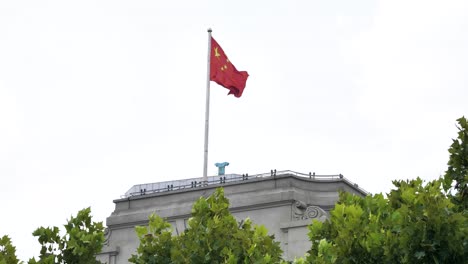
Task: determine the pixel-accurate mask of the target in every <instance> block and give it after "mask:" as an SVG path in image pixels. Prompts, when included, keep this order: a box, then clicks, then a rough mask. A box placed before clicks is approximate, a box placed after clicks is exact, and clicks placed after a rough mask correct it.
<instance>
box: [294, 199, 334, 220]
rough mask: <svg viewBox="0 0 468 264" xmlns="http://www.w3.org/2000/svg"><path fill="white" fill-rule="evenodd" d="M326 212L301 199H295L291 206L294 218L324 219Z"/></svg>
mask: <svg viewBox="0 0 468 264" xmlns="http://www.w3.org/2000/svg"><path fill="white" fill-rule="evenodd" d="M327 216H328V214H327V212H325V211H324V210H323V209H322V208H320V207H318V206H315V205H307V204H306V203H304V202H303V201H296V202H295V203H294V206H293V217H294V220H306V219H317V220H325V219H326V218H327Z"/></svg>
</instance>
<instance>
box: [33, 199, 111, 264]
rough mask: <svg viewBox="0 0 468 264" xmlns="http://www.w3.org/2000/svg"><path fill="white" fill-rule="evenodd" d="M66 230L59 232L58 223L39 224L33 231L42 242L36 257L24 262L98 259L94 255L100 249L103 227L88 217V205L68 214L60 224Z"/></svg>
mask: <svg viewBox="0 0 468 264" xmlns="http://www.w3.org/2000/svg"><path fill="white" fill-rule="evenodd" d="M64 227H65V231H66V234H65V235H64V236H60V234H59V232H60V230H59V228H58V227H55V226H54V227H52V228H50V227H47V228H44V227H39V228H38V229H36V231H34V232H33V235H34V236H36V237H38V241H39V243H40V244H41V245H42V247H41V252H40V256H39V260H38V261H36V259H35V258H32V259H30V260H29V262H28V264H36V263H38V264H56V263H67V264H92V263H95V264H97V263H100V262H99V261H97V260H96V257H95V255H96V254H97V253H99V252H100V251H101V249H102V246H103V242H104V227H103V225H102V222H97V223H96V222H92V221H91V209H90V208H89V207H88V208H86V209H83V210H81V211H79V212H78V214H77V216H76V217H73V216H72V217H71V219H70V220H69V221H68V223H67V224H65V225H64Z"/></svg>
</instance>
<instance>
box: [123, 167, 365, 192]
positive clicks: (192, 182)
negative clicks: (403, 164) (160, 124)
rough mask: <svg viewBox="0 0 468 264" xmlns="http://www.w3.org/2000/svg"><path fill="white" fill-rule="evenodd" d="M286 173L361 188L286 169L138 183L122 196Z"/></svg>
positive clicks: (326, 177)
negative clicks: (252, 173) (206, 179)
mask: <svg viewBox="0 0 468 264" xmlns="http://www.w3.org/2000/svg"><path fill="white" fill-rule="evenodd" d="M284 175H294V176H298V177H303V178H308V179H310V180H317V181H334V180H338V179H341V180H343V181H346V182H348V183H349V184H352V185H354V186H355V187H356V188H359V187H358V186H357V184H354V183H352V182H351V181H349V180H348V179H346V178H344V176H343V175H342V174H336V175H316V174H315V172H314V173H311V172H309V173H308V174H306V173H299V172H295V171H290V170H284V171H276V170H271V171H270V172H269V173H261V174H255V175H249V174H226V175H218V176H209V177H208V182H206V183H204V182H203V179H202V178H201V177H200V178H191V179H184V180H175V181H164V182H155V183H146V184H137V185H134V186H132V188H130V189H129V190H128V191H127V192H126V193H125V194H124V195H122V198H127V197H131V196H140V195H145V194H152V193H160V192H168V191H177V190H184V189H191V188H199V187H204V186H207V185H215V184H225V183H231V182H241V181H248V180H252V179H258V178H268V177H276V176H284ZM359 189H360V190H361V191H363V192H366V191H364V190H363V189H361V188H359Z"/></svg>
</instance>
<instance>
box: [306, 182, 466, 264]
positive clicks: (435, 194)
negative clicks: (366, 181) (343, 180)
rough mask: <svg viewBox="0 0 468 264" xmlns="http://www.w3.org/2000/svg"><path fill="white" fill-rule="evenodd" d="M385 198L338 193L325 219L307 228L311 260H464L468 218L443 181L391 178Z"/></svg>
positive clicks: (400, 261) (443, 261) (377, 195)
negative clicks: (451, 197)
mask: <svg viewBox="0 0 468 264" xmlns="http://www.w3.org/2000/svg"><path fill="white" fill-rule="evenodd" d="M393 183H394V185H395V186H396V187H397V188H396V189H394V190H392V191H391V192H390V193H389V194H388V197H387V198H384V197H383V195H381V194H376V195H368V196H366V197H364V198H361V197H358V196H354V195H351V194H349V193H341V194H340V200H339V202H338V204H337V205H336V206H335V208H334V209H333V210H332V211H331V218H330V220H329V221H326V222H324V223H320V222H318V221H314V222H313V224H312V225H311V226H309V237H310V239H311V241H312V247H311V250H310V251H309V256H308V257H307V261H308V262H310V263H464V261H466V259H468V240H467V238H468V221H467V218H466V216H464V215H463V213H462V212H458V211H457V210H455V208H456V207H455V205H454V204H453V203H452V201H451V199H449V198H448V197H447V196H446V195H445V194H444V193H443V192H442V188H441V185H442V180H435V181H432V182H429V183H427V184H426V185H424V184H423V181H422V180H421V179H419V178H417V179H416V180H410V181H394V182H393Z"/></svg>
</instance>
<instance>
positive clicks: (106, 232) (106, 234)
mask: <svg viewBox="0 0 468 264" xmlns="http://www.w3.org/2000/svg"><path fill="white" fill-rule="evenodd" d="M111 233H112V231H111V230H110V229H109V228H108V227H106V228H105V229H104V245H105V246H108V245H109V239H110V236H111Z"/></svg>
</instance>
